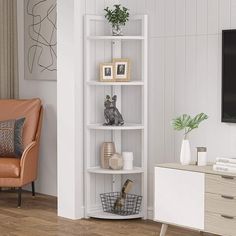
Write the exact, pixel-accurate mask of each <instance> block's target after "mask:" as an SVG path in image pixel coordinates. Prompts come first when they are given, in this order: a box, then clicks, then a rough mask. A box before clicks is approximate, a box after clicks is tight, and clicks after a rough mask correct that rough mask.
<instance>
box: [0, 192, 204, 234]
mask: <svg viewBox="0 0 236 236" xmlns="http://www.w3.org/2000/svg"><path fill="white" fill-rule="evenodd" d="M16 196H17V195H16V193H14V192H5V191H4V192H0V235H1V236H7V235H10V236H11V235H12V236H13V235H14V236H19V235H22V236H49V235H50V236H64V235H65V236H69V235H81V236H118V235H124V236H149V235H150V236H151V235H152V236H154V235H156V236H157V235H159V232H160V224H158V223H154V222H152V221H144V220H128V221H107V220H95V219H90V220H77V221H72V220H67V219H63V218H60V217H57V215H56V198H53V197H48V196H44V195H37V196H36V198H35V199H33V198H32V197H31V194H30V193H28V192H24V193H23V196H22V207H21V209H18V208H16V203H17V199H16ZM177 235H179V236H197V235H198V236H199V235H200V234H199V233H198V232H194V231H187V230H184V229H180V228H176V227H170V228H169V230H168V233H167V236H177Z"/></svg>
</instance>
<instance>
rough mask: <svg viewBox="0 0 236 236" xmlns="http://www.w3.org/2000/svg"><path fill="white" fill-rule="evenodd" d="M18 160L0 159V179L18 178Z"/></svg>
mask: <svg viewBox="0 0 236 236" xmlns="http://www.w3.org/2000/svg"><path fill="white" fill-rule="evenodd" d="M19 176H20V159H17V158H9V157H7V158H4V157H3V158H0V178H19Z"/></svg>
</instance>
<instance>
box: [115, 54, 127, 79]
mask: <svg viewBox="0 0 236 236" xmlns="http://www.w3.org/2000/svg"><path fill="white" fill-rule="evenodd" d="M113 63H114V71H115V72H114V78H115V80H116V81H117V82H118V81H130V60H129V59H127V58H120V59H118V58H115V59H113Z"/></svg>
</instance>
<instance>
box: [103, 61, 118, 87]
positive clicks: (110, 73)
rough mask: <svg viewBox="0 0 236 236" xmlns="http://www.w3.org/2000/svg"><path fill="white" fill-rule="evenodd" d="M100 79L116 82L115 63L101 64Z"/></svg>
mask: <svg viewBox="0 0 236 236" xmlns="http://www.w3.org/2000/svg"><path fill="white" fill-rule="evenodd" d="M100 81H101V82H114V81H115V80H114V64H113V63H101V64H100Z"/></svg>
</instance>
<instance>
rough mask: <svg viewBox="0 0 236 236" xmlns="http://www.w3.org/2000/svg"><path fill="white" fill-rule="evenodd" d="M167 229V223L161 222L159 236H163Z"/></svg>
mask: <svg viewBox="0 0 236 236" xmlns="http://www.w3.org/2000/svg"><path fill="white" fill-rule="evenodd" d="M167 229H168V225H167V224H162V226H161V233H160V236H165V235H166V231H167Z"/></svg>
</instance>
